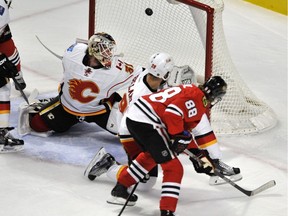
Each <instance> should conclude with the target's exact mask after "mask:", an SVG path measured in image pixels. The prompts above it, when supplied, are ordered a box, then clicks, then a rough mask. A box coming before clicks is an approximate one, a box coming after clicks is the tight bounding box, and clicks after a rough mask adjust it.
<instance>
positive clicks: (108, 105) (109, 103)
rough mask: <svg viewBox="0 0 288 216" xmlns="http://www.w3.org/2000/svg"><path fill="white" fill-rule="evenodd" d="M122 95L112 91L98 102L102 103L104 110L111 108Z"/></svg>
mask: <svg viewBox="0 0 288 216" xmlns="http://www.w3.org/2000/svg"><path fill="white" fill-rule="evenodd" d="M121 99H122V97H121V96H120V95H119V94H118V93H117V92H114V93H113V94H112V95H111V96H110V97H109V98H104V99H102V100H100V102H99V104H100V105H104V106H105V107H106V110H111V109H112V106H113V104H114V103H115V102H119V101H121Z"/></svg>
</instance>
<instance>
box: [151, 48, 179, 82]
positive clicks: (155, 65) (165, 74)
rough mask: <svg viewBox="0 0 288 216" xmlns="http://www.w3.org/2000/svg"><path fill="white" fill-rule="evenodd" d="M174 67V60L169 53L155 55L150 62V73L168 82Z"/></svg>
mask: <svg viewBox="0 0 288 216" xmlns="http://www.w3.org/2000/svg"><path fill="white" fill-rule="evenodd" d="M173 67H174V60H173V59H172V57H171V56H170V55H169V54H167V53H155V54H153V55H152V56H151V57H150V59H149V62H148V67H147V69H148V72H149V73H150V74H152V75H153V76H155V77H158V78H161V79H163V80H164V81H166V80H167V79H168V78H169V76H170V73H171V71H172V70H173Z"/></svg>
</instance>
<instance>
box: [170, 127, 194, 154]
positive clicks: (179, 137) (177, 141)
mask: <svg viewBox="0 0 288 216" xmlns="http://www.w3.org/2000/svg"><path fill="white" fill-rule="evenodd" d="M192 139H193V138H192V135H191V133H189V132H188V131H183V132H182V133H181V134H176V135H174V136H173V137H172V145H171V150H172V151H174V152H175V153H176V154H180V153H182V152H183V151H184V150H185V149H186V148H187V147H188V145H189V143H190V142H191V141H192Z"/></svg>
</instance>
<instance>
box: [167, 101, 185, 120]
mask: <svg viewBox="0 0 288 216" xmlns="http://www.w3.org/2000/svg"><path fill="white" fill-rule="evenodd" d="M166 112H170V113H173V114H175V115H178V116H182V118H183V111H182V110H181V109H180V108H179V107H177V106H175V105H174V104H170V105H168V106H167V107H166Z"/></svg>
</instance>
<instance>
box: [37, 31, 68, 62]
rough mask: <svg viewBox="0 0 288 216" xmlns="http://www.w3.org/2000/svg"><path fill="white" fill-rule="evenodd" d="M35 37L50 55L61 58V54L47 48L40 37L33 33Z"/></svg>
mask: <svg viewBox="0 0 288 216" xmlns="http://www.w3.org/2000/svg"><path fill="white" fill-rule="evenodd" d="M35 37H36V38H37V40H38V41H39V43H40V44H41V45H42V46H43V47H44V48H45V49H46V50H48V51H49V52H50V53H51V54H52V55H54V56H56V57H57V58H58V59H60V60H62V58H63V56H60V55H58V54H57V53H55V52H53V51H52V50H51V49H49V48H48V47H47V46H46V45H45V44H44V43H43V42H42V41H41V40H40V38H39V37H38V36H37V35H35Z"/></svg>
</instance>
